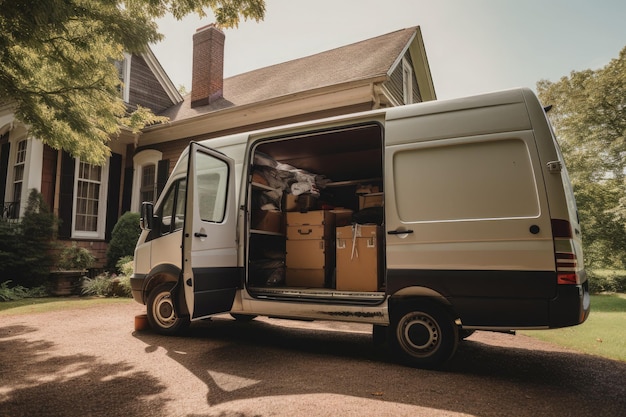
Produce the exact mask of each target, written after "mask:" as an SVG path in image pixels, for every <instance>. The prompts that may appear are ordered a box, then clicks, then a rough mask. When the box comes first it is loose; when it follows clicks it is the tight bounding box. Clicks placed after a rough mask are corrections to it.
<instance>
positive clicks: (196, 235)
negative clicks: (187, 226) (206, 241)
mask: <svg viewBox="0 0 626 417" xmlns="http://www.w3.org/2000/svg"><path fill="white" fill-rule="evenodd" d="M193 235H194V236H195V237H208V235H207V234H206V233H200V232H196V233H194V234H193Z"/></svg>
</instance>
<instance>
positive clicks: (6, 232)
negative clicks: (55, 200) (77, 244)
mask: <svg viewBox="0 0 626 417" xmlns="http://www.w3.org/2000/svg"><path fill="white" fill-rule="evenodd" d="M54 225H55V217H54V215H53V214H52V213H51V212H50V209H49V208H48V206H47V204H46V203H45V201H44V200H43V196H42V195H41V193H39V192H38V191H37V190H35V189H33V190H31V192H30V194H29V196H28V202H27V204H26V209H25V211H24V216H23V217H22V219H21V221H20V222H18V223H15V224H9V223H6V222H0V276H3V277H4V276H10V277H11V278H12V279H13V282H14V283H15V285H16V286H24V287H36V286H40V285H43V284H44V283H45V281H46V279H47V278H48V274H49V272H50V268H51V267H52V265H53V258H52V256H51V255H50V253H51V249H52V247H51V242H52V237H53V231H54Z"/></svg>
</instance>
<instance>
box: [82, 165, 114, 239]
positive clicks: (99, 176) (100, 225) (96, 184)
mask: <svg viewBox="0 0 626 417" xmlns="http://www.w3.org/2000/svg"><path fill="white" fill-rule="evenodd" d="M107 177H108V164H107V165H104V166H97V165H91V164H88V163H86V162H81V161H77V164H76V177H75V184H74V190H75V192H74V222H73V236H74V237H88V238H103V237H104V219H105V214H106V213H105V211H106V204H105V201H106V199H105V192H106V185H107V184H106V179H107Z"/></svg>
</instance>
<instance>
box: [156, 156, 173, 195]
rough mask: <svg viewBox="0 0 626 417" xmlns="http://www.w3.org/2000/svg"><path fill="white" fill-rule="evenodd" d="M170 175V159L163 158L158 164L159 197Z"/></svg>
mask: <svg viewBox="0 0 626 417" xmlns="http://www.w3.org/2000/svg"><path fill="white" fill-rule="evenodd" d="M169 176H170V160H169V159H162V160H160V161H159V165H158V166H157V194H156V198H155V200H156V199H157V198H159V196H160V195H161V192H162V191H163V188H165V183H166V182H167V179H168V178H169Z"/></svg>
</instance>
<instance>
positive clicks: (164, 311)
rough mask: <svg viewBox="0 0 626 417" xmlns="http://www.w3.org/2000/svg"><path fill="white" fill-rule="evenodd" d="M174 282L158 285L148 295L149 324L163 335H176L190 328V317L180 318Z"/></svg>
mask: <svg viewBox="0 0 626 417" xmlns="http://www.w3.org/2000/svg"><path fill="white" fill-rule="evenodd" d="M172 288H174V283H173V282H167V283H164V284H160V285H158V286H157V287H156V288H154V289H153V290H152V291H151V292H150V294H149V295H148V304H147V307H148V308H147V310H148V323H150V327H151V328H152V330H154V331H155V332H157V333H159V334H163V335H175V334H178V333H180V332H181V331H182V330H184V329H185V328H187V326H189V317H188V316H184V317H178V316H177V315H176V308H175V307H176V306H175V305H174V298H173V297H172V294H171V291H172Z"/></svg>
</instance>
